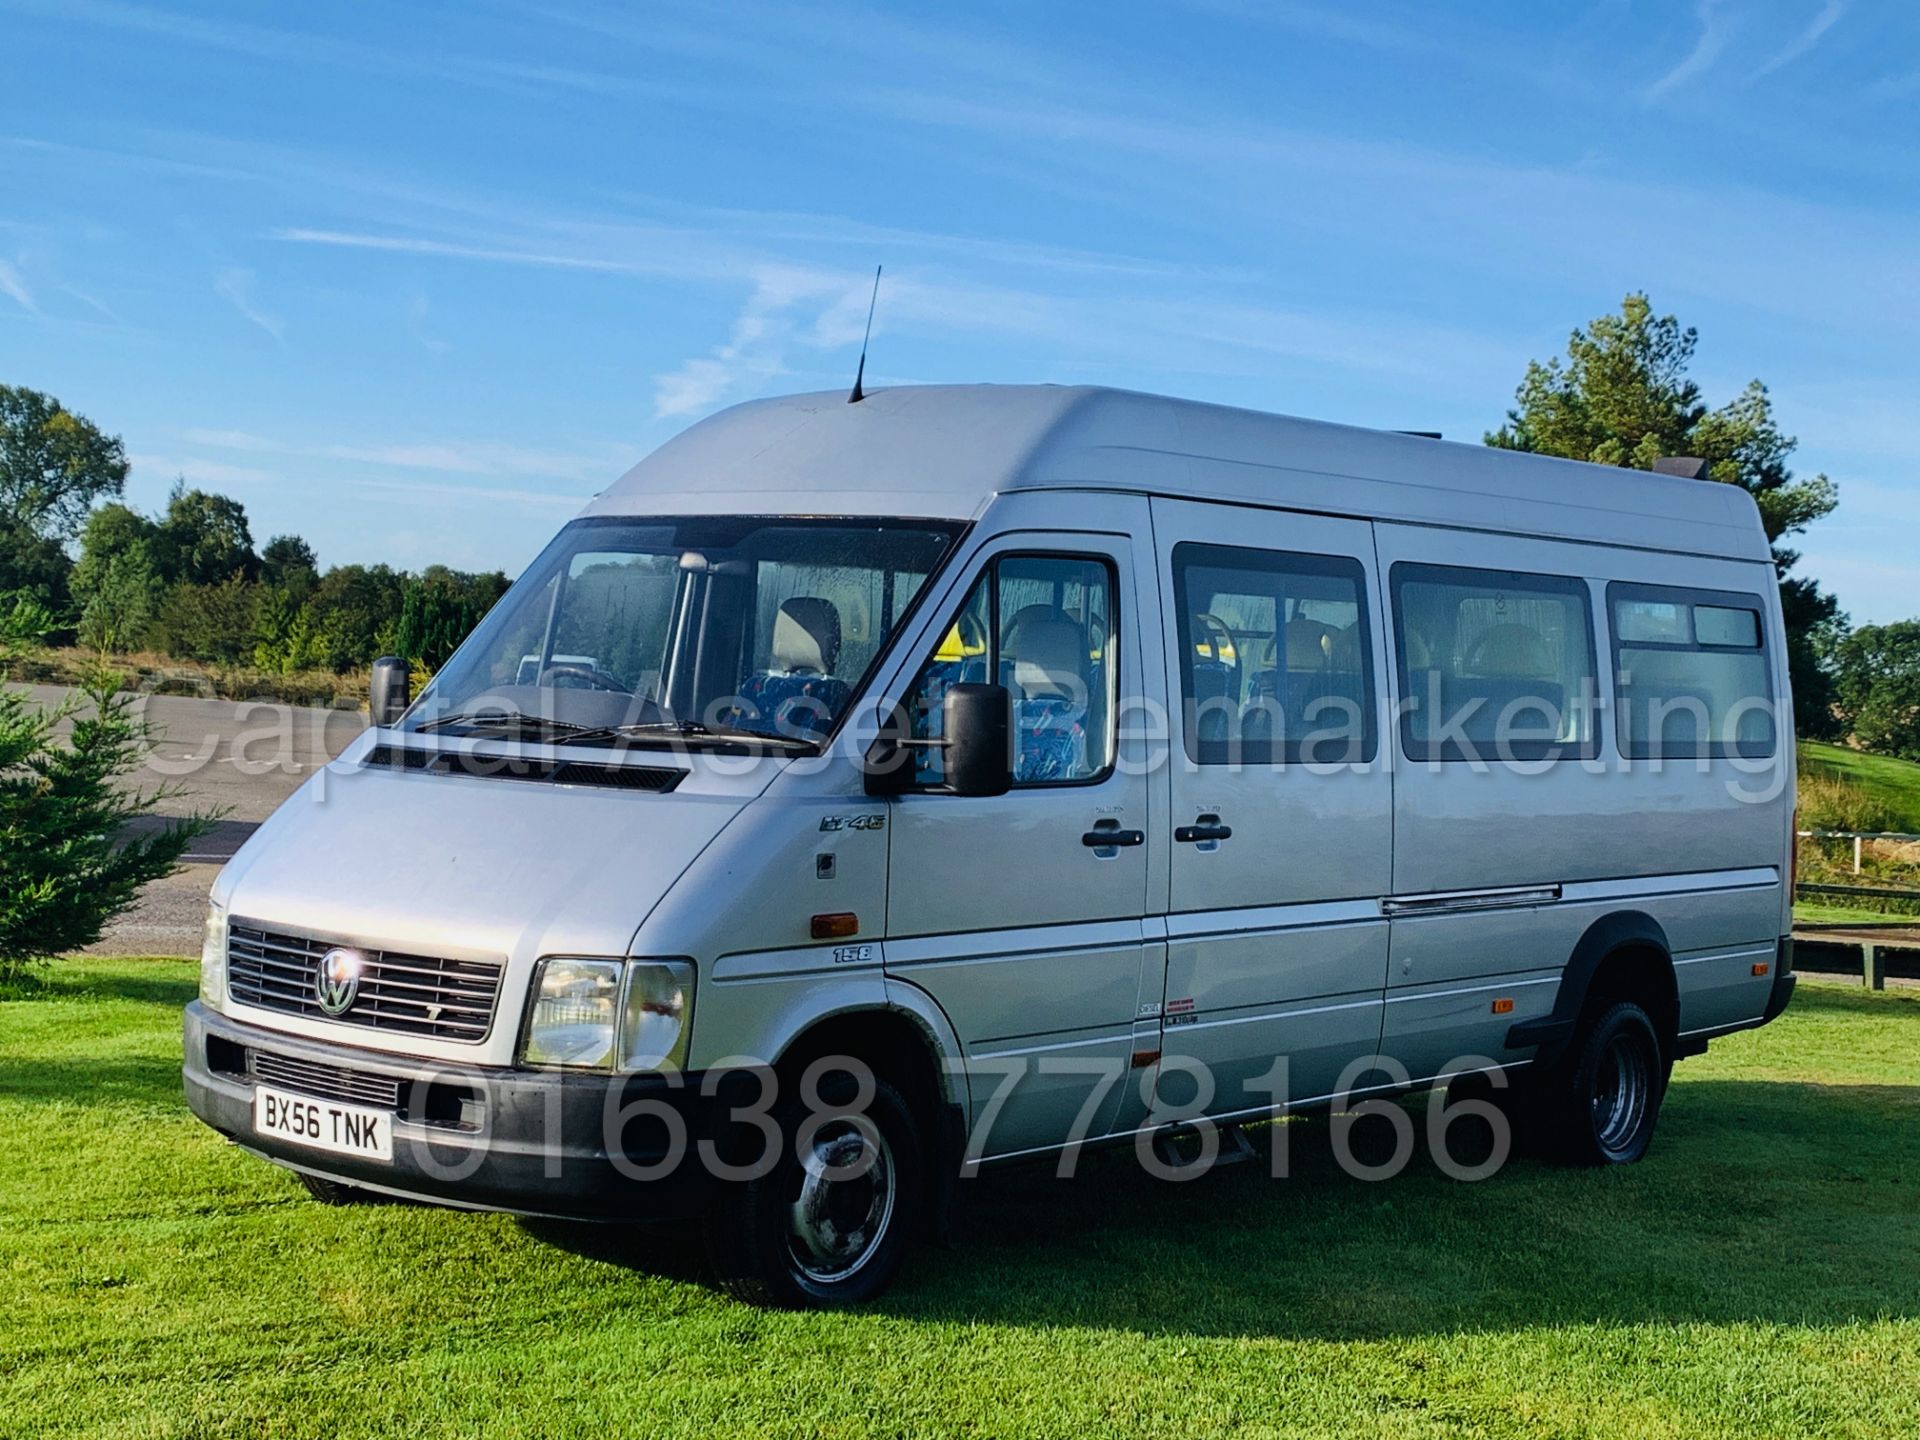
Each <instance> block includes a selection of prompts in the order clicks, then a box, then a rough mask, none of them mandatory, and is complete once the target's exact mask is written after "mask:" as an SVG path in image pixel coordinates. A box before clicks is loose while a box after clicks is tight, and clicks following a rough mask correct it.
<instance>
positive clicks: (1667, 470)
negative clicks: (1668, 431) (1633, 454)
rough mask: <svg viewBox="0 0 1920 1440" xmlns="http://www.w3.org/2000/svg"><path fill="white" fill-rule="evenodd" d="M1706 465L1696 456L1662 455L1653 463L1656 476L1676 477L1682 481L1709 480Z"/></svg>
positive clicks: (1709, 476)
mask: <svg viewBox="0 0 1920 1440" xmlns="http://www.w3.org/2000/svg"><path fill="white" fill-rule="evenodd" d="M1707 471H1708V464H1707V462H1706V461H1705V460H1702V459H1701V458H1700V457H1699V456H1698V455H1662V456H1661V457H1660V458H1659V459H1658V460H1656V461H1654V462H1653V473H1654V474H1656V475H1677V476H1679V477H1680V478H1681V479H1682V480H1711V479H1712V478H1713V476H1712V475H1710V474H1708V473H1707Z"/></svg>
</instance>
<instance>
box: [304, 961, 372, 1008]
mask: <svg viewBox="0 0 1920 1440" xmlns="http://www.w3.org/2000/svg"><path fill="white" fill-rule="evenodd" d="M366 963H367V962H366V957H365V956H363V955H362V954H361V953H360V952H359V951H358V950H329V951H327V953H326V954H324V955H322V956H321V957H320V970H319V973H317V974H316V975H315V976H314V977H313V993H314V995H315V997H316V998H318V1000H319V1001H320V1008H321V1009H322V1010H324V1011H325V1012H326V1013H327V1014H329V1015H344V1014H346V1013H347V1011H349V1010H351V1009H352V1008H353V1002H354V1000H355V999H357V998H358V997H359V994H360V971H361V970H362V969H363V968H364V967H365V965H366Z"/></svg>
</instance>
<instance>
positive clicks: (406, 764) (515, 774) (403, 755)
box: [362, 745, 687, 795]
mask: <svg viewBox="0 0 1920 1440" xmlns="http://www.w3.org/2000/svg"><path fill="white" fill-rule="evenodd" d="M362 763H363V767H364V768H367V769H372V768H374V767H376V766H379V767H384V768H386V769H389V770H411V771H415V772H418V773H420V774H423V775H465V776H467V777H468V778H469V779H474V780H529V781H533V782H535V783H538V784H544V785H594V786H598V787H600V788H601V789H604V790H641V791H646V792H648V793H651V794H655V795H664V794H666V793H667V792H668V791H670V790H672V789H673V788H674V787H675V786H676V785H678V784H679V783H680V782H681V781H682V780H684V779H686V777H687V772H686V771H684V770H676V769H674V768H673V767H672V766H668V765H620V764H608V763H606V762H595V761H588V760H556V759H542V758H538V757H535V756H528V755H500V754H491V753H479V752H476V751H472V750H416V749H411V748H409V747H407V746H404V745H376V746H374V747H373V749H372V750H370V751H368V752H367V758H366V760H365V761H364V762H362Z"/></svg>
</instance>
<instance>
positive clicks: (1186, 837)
mask: <svg viewBox="0 0 1920 1440" xmlns="http://www.w3.org/2000/svg"><path fill="white" fill-rule="evenodd" d="M1173 838H1174V839H1176V840H1178V841H1179V842H1180V843H1181V844H1182V845H1200V844H1205V843H1206V842H1207V841H1209V840H1214V841H1218V840H1231V839H1232V838H1233V827H1232V826H1231V825H1221V824H1219V823H1218V822H1216V823H1214V824H1212V825H1182V826H1180V827H1179V828H1178V829H1177V830H1175V831H1174V832H1173Z"/></svg>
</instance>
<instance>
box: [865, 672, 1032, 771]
mask: <svg viewBox="0 0 1920 1440" xmlns="http://www.w3.org/2000/svg"><path fill="white" fill-rule="evenodd" d="M940 717H941V729H942V731H943V732H944V738H942V739H938V740H931V739H925V740H923V739H916V738H914V737H913V736H912V735H911V734H910V733H909V730H910V728H911V727H910V725H909V723H908V719H907V713H906V709H905V707H904V706H900V705H896V706H894V707H893V712H892V714H890V715H889V716H888V717H887V719H886V722H885V723H884V724H883V725H882V726H881V729H880V734H879V735H878V736H877V737H875V739H874V742H873V744H871V745H870V746H868V747H867V753H866V756H865V757H864V760H863V762H862V765H861V769H862V771H863V773H864V774H865V777H866V789H867V793H868V794H869V795H904V794H907V793H908V792H910V791H915V790H920V789H930V790H932V791H933V792H935V793H937V794H943V795H975V796H994V795H1004V794H1006V793H1007V791H1008V790H1010V789H1011V788H1012V787H1013V746H1012V736H1013V698H1012V696H1010V695H1009V694H1008V693H1007V687H1006V686H1004V685H980V684H970V683H969V684H960V685H951V686H949V687H948V688H947V693H946V695H945V697H944V698H943V699H942V700H941V703H940ZM921 750H943V751H945V752H946V776H947V778H946V781H945V783H944V784H941V785H937V786H925V787H923V786H921V785H919V784H918V783H917V782H916V781H915V778H914V765H913V756H914V754H915V752H917V751H921Z"/></svg>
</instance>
